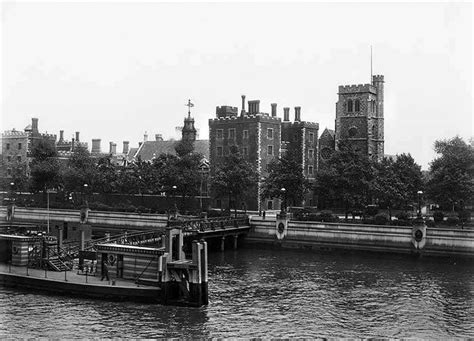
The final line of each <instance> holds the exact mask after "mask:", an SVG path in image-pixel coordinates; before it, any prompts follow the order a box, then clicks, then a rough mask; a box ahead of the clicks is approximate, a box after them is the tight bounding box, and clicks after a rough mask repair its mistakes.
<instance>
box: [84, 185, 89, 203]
mask: <svg viewBox="0 0 474 341" xmlns="http://www.w3.org/2000/svg"><path fill="white" fill-rule="evenodd" d="M83 187H84V197H83V198H82V200H83V201H84V204H85V205H86V206H89V205H88V204H87V188H88V187H89V185H88V184H84V186H83Z"/></svg>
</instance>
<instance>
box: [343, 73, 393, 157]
mask: <svg viewBox="0 0 474 341" xmlns="http://www.w3.org/2000/svg"><path fill="white" fill-rule="evenodd" d="M383 83H384V77H383V76H382V75H374V76H372V84H359V85H346V86H339V99H338V101H337V103H336V130H335V148H336V149H337V148H338V145H339V143H340V142H341V141H348V142H349V143H350V145H351V146H352V148H354V150H355V151H357V152H360V153H362V154H365V155H368V156H369V157H371V158H375V159H376V160H381V159H382V158H383V155H384V123H383V120H384V116H383V102H384V98H383V95H384V94H383V93H384V89H383Z"/></svg>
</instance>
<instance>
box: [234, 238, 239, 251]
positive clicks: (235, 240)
mask: <svg viewBox="0 0 474 341" xmlns="http://www.w3.org/2000/svg"><path fill="white" fill-rule="evenodd" d="M238 240H239V235H238V234H236V235H235V236H234V250H237V242H238Z"/></svg>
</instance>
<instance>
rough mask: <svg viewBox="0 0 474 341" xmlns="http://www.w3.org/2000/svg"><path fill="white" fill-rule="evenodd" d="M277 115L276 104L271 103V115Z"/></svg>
mask: <svg viewBox="0 0 474 341" xmlns="http://www.w3.org/2000/svg"><path fill="white" fill-rule="evenodd" d="M276 115H277V104H276V103H272V117H275V116H276Z"/></svg>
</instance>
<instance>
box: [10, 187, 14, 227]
mask: <svg viewBox="0 0 474 341" xmlns="http://www.w3.org/2000/svg"><path fill="white" fill-rule="evenodd" d="M14 187H15V183H14V182H13V181H12V182H10V208H9V209H11V216H10V229H11V228H12V223H13V215H14V211H15V207H14V206H15V198H14Z"/></svg>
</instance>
